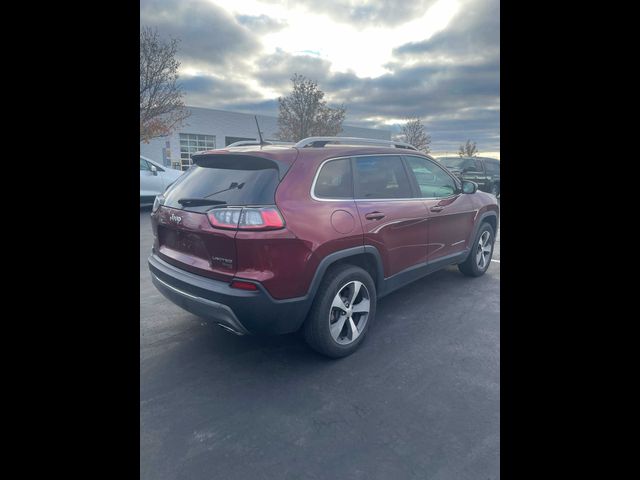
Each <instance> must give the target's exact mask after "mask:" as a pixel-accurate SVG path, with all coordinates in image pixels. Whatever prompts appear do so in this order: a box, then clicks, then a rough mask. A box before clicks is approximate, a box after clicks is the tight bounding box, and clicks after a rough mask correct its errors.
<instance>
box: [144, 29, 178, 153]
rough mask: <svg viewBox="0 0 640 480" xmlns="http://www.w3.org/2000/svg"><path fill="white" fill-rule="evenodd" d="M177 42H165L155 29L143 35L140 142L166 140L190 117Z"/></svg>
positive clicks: (145, 30) (145, 31)
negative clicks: (184, 94)
mask: <svg viewBox="0 0 640 480" xmlns="http://www.w3.org/2000/svg"><path fill="white" fill-rule="evenodd" d="M177 51H178V40H176V39H171V40H170V41H168V42H165V41H162V39H161V38H160V37H159V35H158V32H157V31H156V30H154V29H151V28H148V27H143V28H142V30H141V31H140V141H141V142H147V143H148V142H149V140H151V139H152V138H156V137H164V136H166V135H169V134H170V133H171V132H173V131H174V130H175V129H176V128H178V127H179V126H180V125H181V124H182V122H183V121H184V120H185V119H186V118H187V117H188V116H189V112H188V110H187V109H186V108H185V106H184V103H183V102H182V95H183V92H182V88H181V86H180V84H178V67H179V66H180V62H178V60H176V52H177Z"/></svg>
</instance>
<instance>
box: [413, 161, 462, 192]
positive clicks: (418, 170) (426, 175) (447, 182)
mask: <svg viewBox="0 0 640 480" xmlns="http://www.w3.org/2000/svg"><path fill="white" fill-rule="evenodd" d="M406 159H407V163H408V164H409V167H410V168H411V171H412V172H413V174H414V175H415V177H416V181H417V182H418V187H419V188H420V195H421V196H422V197H423V198H441V197H449V196H451V195H453V194H455V193H456V191H457V188H456V184H455V181H454V180H453V178H451V176H450V175H449V174H447V172H445V171H444V170H443V169H442V168H440V167H439V166H438V165H436V164H435V163H433V162H430V161H429V160H427V159H425V158H419V157H406Z"/></svg>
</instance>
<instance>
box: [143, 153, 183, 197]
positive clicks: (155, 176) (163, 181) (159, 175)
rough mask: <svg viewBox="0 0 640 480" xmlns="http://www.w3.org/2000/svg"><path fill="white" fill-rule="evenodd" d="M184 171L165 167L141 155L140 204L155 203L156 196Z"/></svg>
mask: <svg viewBox="0 0 640 480" xmlns="http://www.w3.org/2000/svg"><path fill="white" fill-rule="evenodd" d="M183 173H184V172H183V171H182V170H176V169H174V168H169V167H165V166H164V165H161V164H159V163H158V162H154V161H153V160H150V159H148V158H146V157H143V156H142V155H140V206H143V205H153V201H154V200H155V198H156V196H157V195H160V194H161V193H163V192H164V191H165V190H166V189H167V187H168V186H169V185H171V184H172V183H173V182H175V181H176V180H177V179H178V177H179V176H180V175H182V174H183Z"/></svg>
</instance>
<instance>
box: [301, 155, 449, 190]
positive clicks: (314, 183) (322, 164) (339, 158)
mask: <svg viewBox="0 0 640 480" xmlns="http://www.w3.org/2000/svg"><path fill="white" fill-rule="evenodd" d="M359 157H418V158H423V159H425V160H431V161H432V162H434V163H435V162H436V161H435V160H433V159H432V158H431V157H428V156H424V157H423V156H422V155H406V154H404V153H367V154H362V155H345V156H341V157H333V158H327V159H326V160H323V161H322V163H321V164H320V165H319V166H318V169H317V170H316V174H315V176H314V177H313V182H312V183H311V191H310V192H309V193H310V194H311V198H312V199H314V200H316V201H318V202H348V201H350V200H353V201H355V202H407V201H412V200H413V201H421V200H446V199H449V198H453V197H456V196H458V195H460V193H454V194H453V195H449V196H448V197H409V198H354V197H345V198H322V197H317V196H316V194H315V190H316V182H317V181H318V177H319V176H320V172H321V171H322V167H324V165H325V163H328V162H331V161H334V160H344V159H351V158H359ZM436 165H437V163H436ZM437 166H438V168H440V169H442V170H443V171H444V172H445V173H446V174H447V175H449V176H450V177H451V178H452V179H453V181H454V183H456V185H457V182H456V181H455V178H454V177H453V176H452V175H451V174H450V173H449V172H447V171H446V170H445V169H444V168H442V167H441V166H440V165H437ZM414 175H415V173H414ZM351 177H352V178H351V181H352V183H353V182H354V180H355V172H352V175H351ZM409 180H410V179H409ZM354 191H355V185H354Z"/></svg>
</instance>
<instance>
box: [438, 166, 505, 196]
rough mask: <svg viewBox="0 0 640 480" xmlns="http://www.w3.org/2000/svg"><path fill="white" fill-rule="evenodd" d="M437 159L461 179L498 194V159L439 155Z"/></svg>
mask: <svg viewBox="0 0 640 480" xmlns="http://www.w3.org/2000/svg"><path fill="white" fill-rule="evenodd" d="M437 160H438V161H439V162H440V163H442V164H443V165H444V166H445V167H447V168H448V169H449V171H450V172H451V173H453V174H454V175H456V176H457V177H459V178H460V179H462V180H471V181H472V182H475V183H477V184H478V189H479V190H482V191H483V192H489V193H491V194H493V195H496V196H498V195H500V161H499V160H496V159H495V158H487V157H439V158H437Z"/></svg>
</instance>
